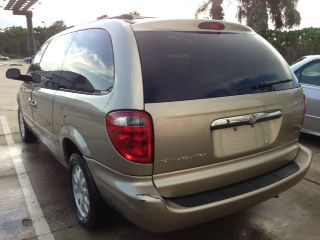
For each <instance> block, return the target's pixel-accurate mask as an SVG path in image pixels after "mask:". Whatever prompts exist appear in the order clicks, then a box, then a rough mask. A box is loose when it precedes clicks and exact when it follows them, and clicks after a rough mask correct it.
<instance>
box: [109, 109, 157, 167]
mask: <svg viewBox="0 0 320 240" xmlns="http://www.w3.org/2000/svg"><path fill="white" fill-rule="evenodd" d="M106 127H107V132H108V136H109V138H110V140H111V142H112V144H113V146H114V147H115V149H116V150H117V151H118V152H119V153H120V154H121V155H122V156H123V157H124V158H125V159H127V160H128V161H131V162H137V163H152V162H153V130H152V120H151V117H150V116H149V115H148V114H147V113H145V112H141V111H119V112H112V113H109V114H108V115H107V117H106Z"/></svg>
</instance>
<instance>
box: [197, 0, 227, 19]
mask: <svg viewBox="0 0 320 240" xmlns="http://www.w3.org/2000/svg"><path fill="white" fill-rule="evenodd" d="M222 2H223V0H208V1H205V2H203V3H202V4H201V6H200V7H198V9H197V10H196V14H195V15H196V18H197V17H198V15H199V14H200V13H203V12H205V11H207V10H208V8H209V7H210V11H209V13H210V17H211V18H213V19H218V20H223V18H224V12H223V8H222V6H221V5H222Z"/></svg>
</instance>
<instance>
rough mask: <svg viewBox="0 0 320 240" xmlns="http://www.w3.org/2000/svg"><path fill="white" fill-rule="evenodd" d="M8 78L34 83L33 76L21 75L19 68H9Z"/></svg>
mask: <svg viewBox="0 0 320 240" xmlns="http://www.w3.org/2000/svg"><path fill="white" fill-rule="evenodd" d="M6 77H7V78H9V79H13V80H18V81H24V82H34V81H33V78H32V77H31V76H29V75H23V74H21V72H20V70H19V69H18V68H9V69H8V70H7V72H6ZM40 81H41V79H40Z"/></svg>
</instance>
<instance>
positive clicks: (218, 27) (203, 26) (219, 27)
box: [199, 22, 225, 30]
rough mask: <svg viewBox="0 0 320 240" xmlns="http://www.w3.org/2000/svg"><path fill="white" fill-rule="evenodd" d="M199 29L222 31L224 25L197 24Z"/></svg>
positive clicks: (215, 23) (213, 23)
mask: <svg viewBox="0 0 320 240" xmlns="http://www.w3.org/2000/svg"><path fill="white" fill-rule="evenodd" d="M199 28H200V29H208V30H224V29H225V25H224V24H222V23H219V22H202V23H200V24H199Z"/></svg>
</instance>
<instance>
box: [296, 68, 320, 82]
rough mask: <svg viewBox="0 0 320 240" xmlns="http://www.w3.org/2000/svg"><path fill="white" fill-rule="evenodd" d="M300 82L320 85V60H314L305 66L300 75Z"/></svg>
mask: <svg viewBox="0 0 320 240" xmlns="http://www.w3.org/2000/svg"><path fill="white" fill-rule="evenodd" d="M299 80H300V83H303V84H309V85H314V86H320V62H314V63H312V64H310V65H309V66H307V67H306V68H304V69H303V70H302V71H301V73H300V77H299Z"/></svg>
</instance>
